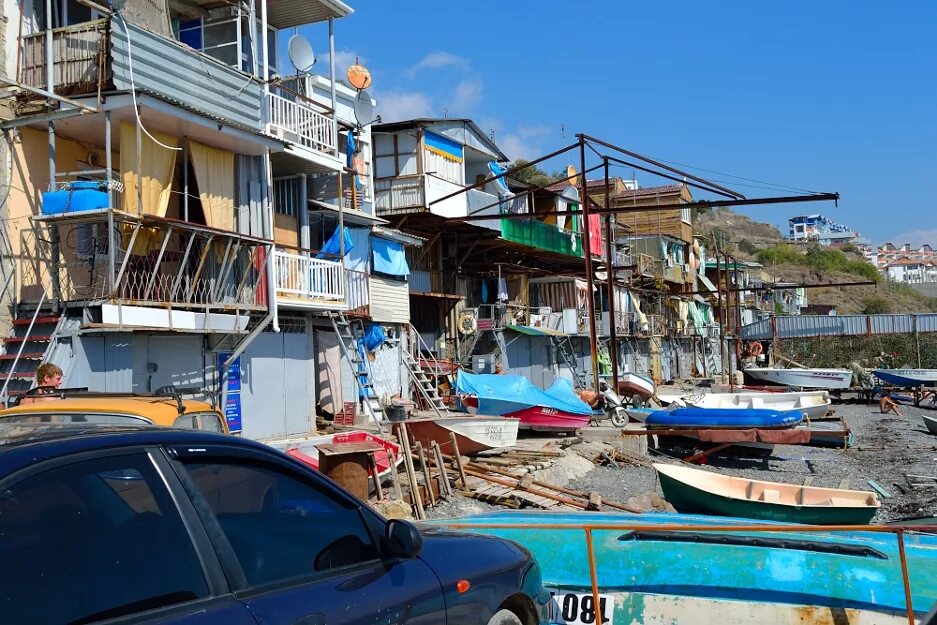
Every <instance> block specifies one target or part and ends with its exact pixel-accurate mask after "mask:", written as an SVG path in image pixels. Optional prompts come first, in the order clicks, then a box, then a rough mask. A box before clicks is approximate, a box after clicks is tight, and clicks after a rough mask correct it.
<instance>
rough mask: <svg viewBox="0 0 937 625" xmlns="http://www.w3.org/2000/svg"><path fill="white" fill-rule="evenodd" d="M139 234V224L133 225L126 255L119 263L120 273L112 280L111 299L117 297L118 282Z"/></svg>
mask: <svg viewBox="0 0 937 625" xmlns="http://www.w3.org/2000/svg"><path fill="white" fill-rule="evenodd" d="M139 233H140V224H139V223H135V224H133V232H131V233H130V242H129V243H128V244H127V253H126V254H125V255H124V259H123V261H121V263H120V271H118V272H117V277H116V278H115V279H114V290H113V291H112V292H111V297H112V298H116V297H117V290H118V289H119V288H120V282H121V280H122V279H123V277H124V271H126V270H127V263H128V262H130V257H131V256H132V254H131V253H130V252H131V251H132V250H133V245H134V243H136V242H137V235H138V234H139Z"/></svg>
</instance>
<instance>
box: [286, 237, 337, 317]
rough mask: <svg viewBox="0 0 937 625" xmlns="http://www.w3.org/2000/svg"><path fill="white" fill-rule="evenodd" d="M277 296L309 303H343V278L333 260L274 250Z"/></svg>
mask: <svg viewBox="0 0 937 625" xmlns="http://www.w3.org/2000/svg"><path fill="white" fill-rule="evenodd" d="M274 261H275V270H274V275H275V277H276V286H277V294H278V295H280V296H281V297H285V298H287V299H291V300H305V301H307V302H308V303H309V304H316V303H321V304H329V303H333V304H344V303H345V275H344V268H343V267H342V264H341V263H339V262H337V261H334V260H323V259H321V258H310V257H308V256H302V255H300V254H291V253H289V252H284V251H282V250H277V251H276V253H275V256H274Z"/></svg>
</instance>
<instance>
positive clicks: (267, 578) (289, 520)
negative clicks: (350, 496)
mask: <svg viewBox="0 0 937 625" xmlns="http://www.w3.org/2000/svg"><path fill="white" fill-rule="evenodd" d="M186 468H187V470H188V472H189V475H190V476H191V477H192V479H193V480H194V481H195V483H196V485H197V486H198V488H199V490H200V491H201V493H202V494H203V495H204V496H205V499H206V500H207V501H208V505H209V506H210V508H211V511H212V512H213V513H214V515H215V517H216V518H217V520H218V523H219V525H220V526H221V528H222V530H223V531H224V533H225V536H226V537H227V538H228V541H229V542H230V543H231V547H232V548H233V549H234V553H235V554H236V555H237V558H238V561H239V563H240V565H241V568H242V569H243V570H244V575H245V577H246V579H247V581H248V583H250V584H251V585H261V584H269V583H274V582H279V581H284V580H289V579H295V578H300V577H309V576H315V575H318V574H321V573H322V572H323V571H328V570H329V569H333V568H337V567H342V566H348V565H352V564H355V563H358V562H366V561H370V560H375V559H377V557H378V554H377V549H376V548H375V546H374V542H373V540H372V539H371V535H370V533H369V532H368V530H367V527H366V525H365V523H364V519H363V518H362V516H361V514H360V513H359V511H358V509H357V506H355V505H354V504H352V503H351V502H344V501H340V500H338V499H335V498H332V497H330V496H329V495H328V494H327V493H326V492H324V491H321V490H319V489H317V488H315V487H313V486H310V485H309V484H306V483H304V482H300V481H299V480H297V479H294V478H292V477H289V476H287V475H284V474H282V473H280V472H278V471H275V470H272V469H269V468H266V467H262V466H257V465H243V464H227V463H219V464H188V465H186Z"/></svg>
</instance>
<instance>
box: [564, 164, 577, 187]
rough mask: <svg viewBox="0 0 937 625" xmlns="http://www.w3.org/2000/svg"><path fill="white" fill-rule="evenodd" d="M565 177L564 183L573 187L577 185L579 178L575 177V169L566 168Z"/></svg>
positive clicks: (570, 166) (571, 167) (569, 166)
mask: <svg viewBox="0 0 937 625" xmlns="http://www.w3.org/2000/svg"><path fill="white" fill-rule="evenodd" d="M566 176H567V178H568V179H567V181H566V183H567V184H568V185H570V186H573V187H575V186H578V185H579V176H577V175H576V168H575V167H573V166H572V165H568V166H567V167H566Z"/></svg>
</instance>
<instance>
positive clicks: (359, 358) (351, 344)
mask: <svg viewBox="0 0 937 625" xmlns="http://www.w3.org/2000/svg"><path fill="white" fill-rule="evenodd" d="M329 320H330V321H331V322H332V329H333V330H335V336H337V337H338V345H339V347H340V348H341V350H342V356H343V357H344V358H345V360H347V361H348V364H349V365H350V366H351V370H352V373H353V374H354V375H353V376H352V377H353V378H354V380H355V387H356V388H357V389H358V396H359V397H361V398H362V399H363V400H364V401H362V402H361V403H362V405H363V406H364V411H365V412H366V413H367V415H368V416H369V417H370V418H371V420H372V421H373V422H374V424H375V425H376V426H377V429H378V431H379V432H380V433H381V434H384V426H383V425H381V422H382V421H385V420H387V417H386V415H385V413H384V407H383V406H382V405H381V400H380V398H379V397H378V396H377V393H376V392H375V390H374V382H373V381H372V380H373V377H372V375H371V363H370V362H369V361H368V359H367V357H366V356H365V355H364V354H362V353H361V350H360V348H359V347H358V338H360V337H361V336H363V335H364V323H363V322H362V321H361V320H360V319H355V320H353V321H349V319H348V318H347V317H345V313H343V312H342V311H337V312H329Z"/></svg>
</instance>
